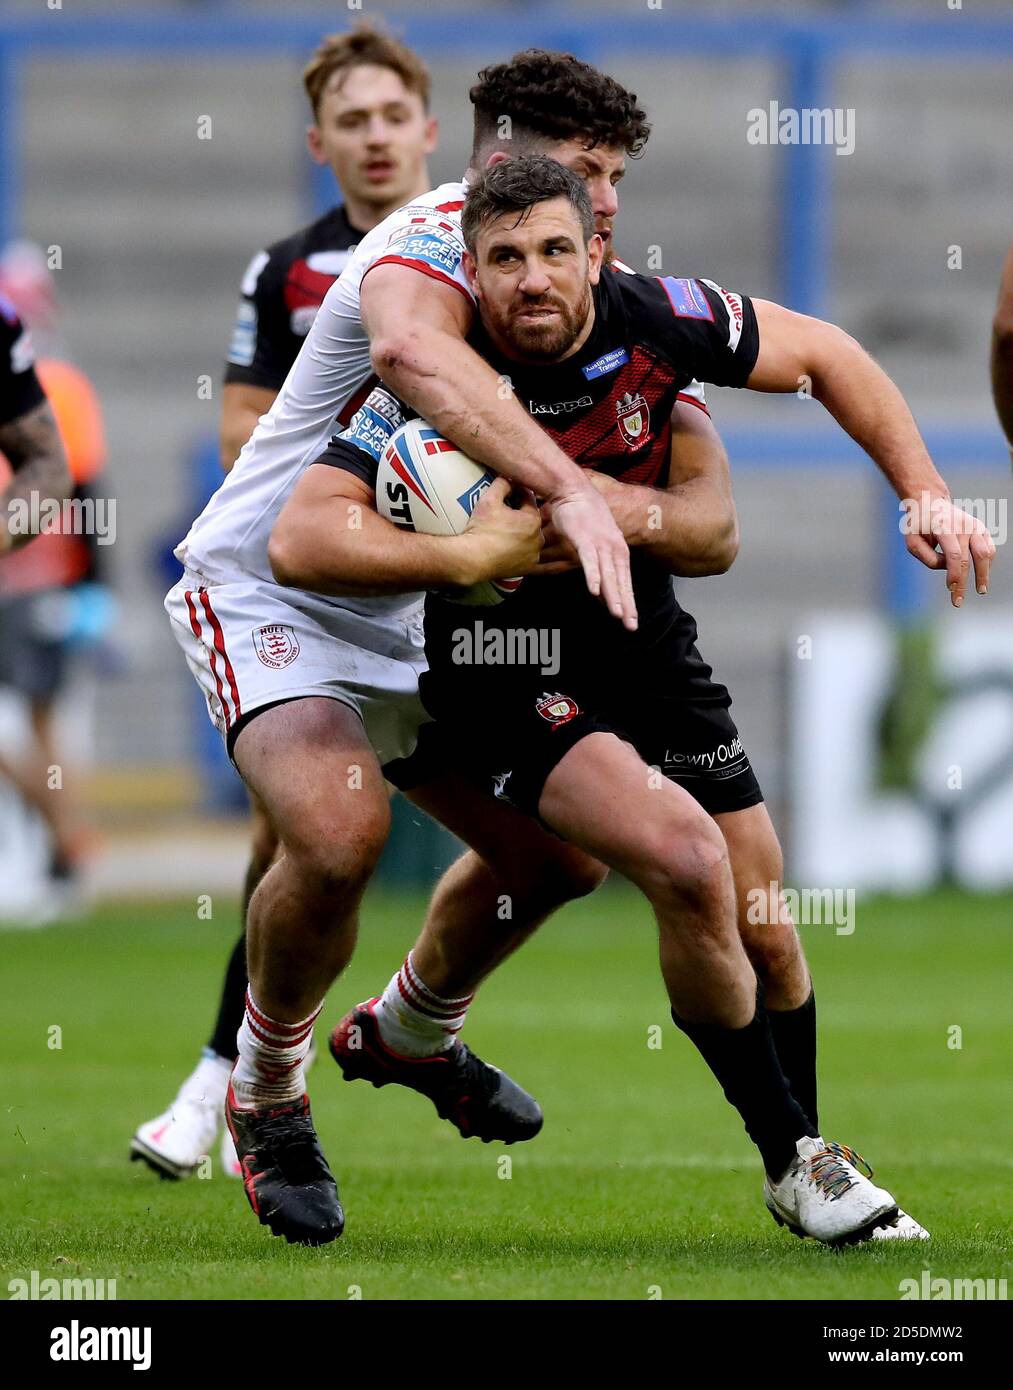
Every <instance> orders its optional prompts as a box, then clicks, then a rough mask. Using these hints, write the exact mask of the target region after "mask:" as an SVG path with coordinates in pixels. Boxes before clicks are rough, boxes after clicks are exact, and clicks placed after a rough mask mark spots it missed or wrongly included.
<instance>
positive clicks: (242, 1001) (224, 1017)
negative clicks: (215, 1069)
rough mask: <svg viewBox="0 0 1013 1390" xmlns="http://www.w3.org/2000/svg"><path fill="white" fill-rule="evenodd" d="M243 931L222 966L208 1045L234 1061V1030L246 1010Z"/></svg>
mask: <svg viewBox="0 0 1013 1390" xmlns="http://www.w3.org/2000/svg"><path fill="white" fill-rule="evenodd" d="M247 983H248V981H247V975H246V933H245V932H243V934H242V936H241V937H240V938H239V940H238V941H237V942H236V944H235V946H234V947H233V948H232V955H231V956H230V957H229V963H228V965H227V966H226V968H225V980H224V982H223V983H222V997H221V999H220V1000H219V1003H218V1017H217V1019H216V1020H215V1031H214V1032H213V1033H212V1034H211V1041H210V1042H209V1043H208V1047H210V1048H211V1050H212V1052H216V1053H217V1054H218V1056H219V1057H230V1058H231V1059H232V1061H235V1059H236V1057H237V1056H238V1055H239V1053H238V1051H237V1048H236V1034H237V1033H238V1032H239V1025H240V1024H241V1023H242V1021H243V1014H244V1012H245V1010H246V986H247Z"/></svg>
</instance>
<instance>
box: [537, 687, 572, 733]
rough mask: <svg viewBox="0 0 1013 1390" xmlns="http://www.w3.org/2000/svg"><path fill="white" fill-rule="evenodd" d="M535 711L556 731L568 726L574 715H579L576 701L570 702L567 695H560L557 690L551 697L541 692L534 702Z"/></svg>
mask: <svg viewBox="0 0 1013 1390" xmlns="http://www.w3.org/2000/svg"><path fill="white" fill-rule="evenodd" d="M535 709H536V710H537V711H538V713H539V714H540V715H541V716H542V718H543V719H547V720H548V722H549V723H550V724H551V725H552V726H553V728H556V729H558V728H559V727H560V725H562V724H569V722H570V720H571V719H572V718H573V717H574V715H576V714H579V713H580V708H579V706H578V704H577V701H576V700H571V699H570V697H569V695H560V693H559V692H558V690H557V691H556V692H555V693H554V694H551V695H550V694H547V693H545V692H544V691H543V693H542V694H541V695H540V696H539V697H538V699H537V700H536V701H535Z"/></svg>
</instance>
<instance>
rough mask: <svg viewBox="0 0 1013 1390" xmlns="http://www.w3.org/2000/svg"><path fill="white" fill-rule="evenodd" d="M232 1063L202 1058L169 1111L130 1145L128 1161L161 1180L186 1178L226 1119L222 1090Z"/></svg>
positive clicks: (141, 1129) (154, 1120)
mask: <svg viewBox="0 0 1013 1390" xmlns="http://www.w3.org/2000/svg"><path fill="white" fill-rule="evenodd" d="M231 1069H232V1063H231V1062H230V1061H227V1060H226V1059H225V1058H224V1057H203V1058H201V1060H200V1062H199V1063H198V1065H197V1067H196V1069H195V1070H194V1071H193V1072H191V1074H190V1075H189V1076H188V1077H187V1079H186V1080H185V1081H184V1082H183V1084H182V1086H181V1087H180V1088H179V1094H178V1095H177V1096H176V1099H175V1100H174V1101H173V1103H172V1104H171V1105H170V1106H169V1108H168V1110H166V1111H164V1112H163V1113H162V1114H161V1115H158V1116H156V1118H155V1119H153V1120H148V1121H147V1123H146V1124H143V1125H141V1127H140V1128H139V1129H138V1130H137V1132H136V1133H135V1135H134V1137H133V1139H132V1140H131V1141H130V1158H131V1160H132V1161H133V1160H136V1159H140V1160H141V1161H142V1162H144V1163H146V1164H147V1165H148V1167H149V1168H153V1169H154V1170H155V1172H156V1173H158V1174H159V1175H160V1176H161V1177H163V1178H185V1177H188V1176H189V1175H190V1174H191V1173H192V1172H194V1170H195V1169H196V1167H197V1165H198V1164H199V1163H200V1161H201V1159H202V1158H207V1156H208V1155H209V1154H210V1152H211V1149H212V1148H213V1146H214V1142H215V1139H216V1138H217V1137H218V1129H219V1126H220V1125H221V1124H223V1122H224V1119H225V1090H226V1087H227V1086H228V1083H229V1073H230V1071H231Z"/></svg>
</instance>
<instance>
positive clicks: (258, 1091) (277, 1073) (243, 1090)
mask: <svg viewBox="0 0 1013 1390" xmlns="http://www.w3.org/2000/svg"><path fill="white" fill-rule="evenodd" d="M322 1008H323V1001H322V1000H321V1002H320V1004H318V1006H317V1007H316V1008H315V1009H314V1010H313V1012H312V1013H311V1014H310V1016H309V1017H308V1018H304V1019H302V1020H301V1022H299V1023H278V1022H277V1020H275V1019H273V1018H268V1016H267V1014H265V1013H264V1011H263V1010H262V1009H259V1008H258V1007H257V1003H256V1001H255V999H254V998H253V995H252V994H251V993H250V991H249V990H247V991H246V1012H245V1013H244V1014H243V1021H242V1023H241V1024H240V1026H239V1032H238V1034H237V1035H236V1042H237V1043H238V1045H239V1060H238V1061H237V1062H236V1065H235V1069H234V1071H233V1073H232V1090H233V1092H234V1094H235V1097H236V1100H237V1102H238V1103H239V1105H241V1106H244V1107H253V1108H255V1109H262V1108H263V1107H265V1106H274V1105H282V1104H284V1103H285V1101H289V1100H298V1099H299V1097H300V1096H301V1095H302V1094H303V1092H304V1091H305V1090H306V1078H305V1077H304V1076H303V1062H304V1061H305V1060H306V1054H307V1053H308V1052H309V1050H310V1043H311V1042H312V1040H313V1025H314V1023H315V1022H316V1021H317V1017H318V1015H319V1013H320V1010H321V1009H322Z"/></svg>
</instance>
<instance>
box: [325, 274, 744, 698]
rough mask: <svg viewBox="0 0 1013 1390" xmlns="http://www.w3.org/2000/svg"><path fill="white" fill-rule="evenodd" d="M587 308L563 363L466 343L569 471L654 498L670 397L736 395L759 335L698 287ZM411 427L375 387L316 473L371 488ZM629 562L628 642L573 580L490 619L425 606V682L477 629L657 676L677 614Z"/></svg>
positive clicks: (670, 284)
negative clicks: (532, 635) (585, 325)
mask: <svg viewBox="0 0 1013 1390" xmlns="http://www.w3.org/2000/svg"><path fill="white" fill-rule="evenodd" d="M593 295H594V308H595V319H594V325H593V327H592V330H591V332H590V334H589V335H588V338H587V341H586V342H585V343H584V344H583V346H582V347H581V349H580V350H579V352H576V353H575V354H574V355H573V356H572V357H569V358H567V359H566V360H565V361H562V362H553V363H537V364H529V363H523V362H517V361H514V360H513V359H510V358H507V357H505V356H503V354H502V353H500V352H499V351H498V350H497V349H496V347H495V346H494V345H493V343H492V342H491V341H490V339H489V337H488V335H487V334H486V332H485V330H484V328H483V327H482V324H481V322H480V321H476V325H475V327H474V328H473V330H472V332H471V334H470V335H469V342H470V343H471V344H472V346H473V347H474V348H475V349H476V351H478V352H479V353H480V355H481V356H482V357H484V358H485V359H486V360H487V361H488V362H489V363H490V364H491V365H492V367H493V368H494V370H495V371H496V372H498V373H499V374H500V375H501V376H502V377H503V378H504V379H507V380H509V382H510V384H511V386H512V388H513V391H514V393H515V395H516V396H517V398H518V399H519V400H520V402H521V404H522V405H523V406H524V407H525V409H527V410H528V411H529V413H530V414H531V415H532V416H534V418H535V419H536V420H537V421H538V422H539V424H540V425H542V427H543V428H544V429H546V430H548V431H549V432H550V433H551V434H552V435H553V436H554V437H555V439H556V441H557V443H558V444H559V445H560V447H561V448H562V449H563V450H564V452H565V453H567V454H569V456H570V457H571V458H572V459H573V460H574V461H575V462H577V463H579V464H580V465H581V466H582V467H584V468H590V469H595V470H596V471H598V472H602V473H607V474H608V475H609V476H610V477H613V478H616V479H618V480H619V481H620V482H623V483H637V484H641V485H643V486H647V487H658V488H663V487H665V486H666V485H667V483H668V469H669V457H670V444H671V416H672V410H673V407H674V405H675V402H676V400H677V399H678V397H679V394H680V392H681V391H683V390H684V388H685V387H686V386H687V385H688V384H689V383H690V382H691V381H693V380H694V379H696V380H699V381H704V382H713V383H714V384H715V385H718V386H744V385H745V384H746V381H747V380H748V378H749V375H750V373H751V372H752V370H753V366H754V365H755V362H756V358H757V354H758V352H759V333H758V330H757V326H756V315H755V313H754V310H753V306H752V303H751V301H750V300H749V299H748V298H746V297H745V296H743V295H738V294H732V293H730V292H729V291H728V290H724V289H722V288H721V286H719V285H716V284H714V282H713V281H710V280H693V279H677V278H675V277H672V276H662V277H653V276H645V275H636V274H620V275H609V274H606V275H603V276H602V277H601V281H600V283H599V284H598V285H597V286H595V287H594V290H593ZM413 414H414V412H413V411H411V410H410V409H408V408H407V407H404V406H403V405H402V403H401V402H399V401H397V400H396V399H395V398H393V397H392V396H391V395H390V393H389V392H388V391H386V388H384V387H382V386H379V387H377V388H376V389H375V391H374V394H373V396H371V397H370V398H369V399H368V400H367V401H366V402H365V403H364V405H363V406H362V408H361V409H360V411H359V412H358V414H357V415H356V416H355V417H354V418H353V419H352V421H351V422H350V424H349V426H348V428H347V429H346V430H345V432H344V433H343V434H342V435H339V436H337V437H335V438H334V439H333V440H332V441H331V443H330V445H329V447H328V449H327V450H326V452H325V453H324V454H323V455H322V456H321V458H320V459H319V460H318V461H319V462H321V463H329V464H332V465H334V466H336V467H339V468H344V469H347V470H348V471H349V472H352V473H354V474H355V475H356V476H358V477H360V478H362V479H363V480H364V481H366V482H368V483H369V485H370V486H373V485H374V484H375V480H376V472H377V465H378V462H379V460H380V458H381V457H382V455H383V450H384V448H385V447H386V442H387V438H388V437H389V435H390V434H391V433H393V430H394V429H395V428H396V427H397V425H398V424H399V423H400V422H401V421H402V420H403V419H404V418H406V417H409V416H411V415H413ZM630 560H631V567H632V574H633V584H634V592H635V594H636V599H637V608H638V612H639V615H640V625H639V628H638V631H637V632H635V633H629V632H626V631H625V629H623V627H622V626H621V624H620V623H618V622H617V621H616V619H615V618H613V617H611V615H610V614H609V613H608V612H607V611H606V609H605V608H604V606H603V605H602V604H601V603H599V601H598V600H597V599H594V598H592V597H591V596H590V594H589V593H588V590H587V585H586V582H585V580H584V576H583V574H582V573H581V572H580V571H579V570H574V571H571V572H569V573H565V574H559V575H550V576H544V577H543V576H530V577H529V578H528V579H526V580H525V582H524V583H523V584H521V585H520V586H519V587H518V588H517V589H516V590H515V591H514V592H513V593H512V594H511V595H510V596H509V597H508V598H506V599H505V600H504V601H503V602H502V603H500V604H498V605H497V606H495V607H492V608H469V607H463V606H462V605H460V604H457V603H454V602H453V601H452V600H450V599H444V598H441V597H440V596H438V595H435V594H430V595H429V596H428V598H427V600H426V654H427V658H428V660H429V664H430V666H431V667H432V668H434V669H435V668H436V667H437V666H439V665H440V664H441V661H443V660H444V659H445V658H446V657H447V653H448V652H449V650H450V647H451V645H452V640H453V634H455V633H458V632H459V631H460V630H461V628H462V627H464V626H466V625H468V624H472V623H474V622H476V621H480V622H482V624H483V625H484V628H485V629H486V630H488V629H490V628H493V627H501V628H518V627H523V628H539V627H545V626H546V625H551V626H559V627H560V628H561V629H563V630H564V631H566V632H567V633H568V643H569V645H570V649H571V658H570V664H571V668H572V666H573V664H574V658H573V656H572V651H573V648H574V646H575V645H576V646H579V647H581V648H582V649H583V650H584V651H585V653H586V659H587V660H588V662H590V663H591V664H592V665H593V666H594V668H595V670H599V669H600V670H602V671H608V670H610V669H611V670H613V671H621V670H625V671H627V673H628V672H629V671H630V670H632V669H633V668H634V667H636V666H638V665H639V664H641V663H642V664H643V665H644V666H646V667H653V668H655V669H657V666H658V665H659V662H660V664H661V665H662V666H664V665H667V664H668V663H670V662H672V661H676V660H683V659H684V656H685V653H684V652H683V650H682V646H683V645H684V644H682V643H681V639H680V645H678V649H676V647H675V646H673V644H672V641H671V633H673V632H674V631H675V630H676V627H677V620H678V618H679V616H680V613H681V610H680V609H679V606H678V604H677V603H676V600H675V595H674V593H673V589H672V583H671V575H670V573H669V571H668V569H667V568H666V567H665V565H664V564H663V563H662V562H661V561H660V560H659V559H657V558H656V557H655V556H653V555H651V554H650V553H649V552H648V551H647V550H644V549H636V548H635V549H634V550H632V551H631V555H630ZM679 630H680V631H681V629H679ZM644 674H646V670H645V671H644Z"/></svg>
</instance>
